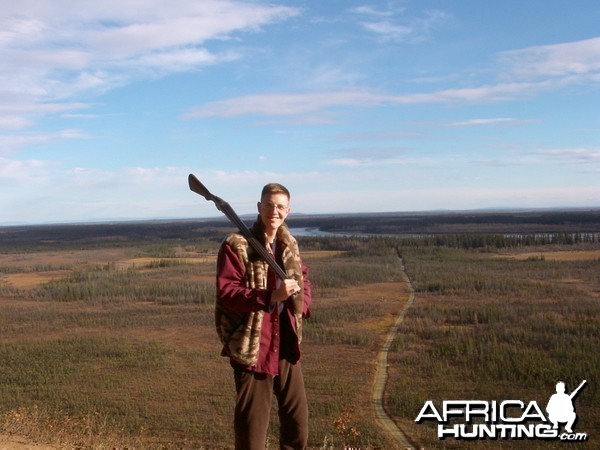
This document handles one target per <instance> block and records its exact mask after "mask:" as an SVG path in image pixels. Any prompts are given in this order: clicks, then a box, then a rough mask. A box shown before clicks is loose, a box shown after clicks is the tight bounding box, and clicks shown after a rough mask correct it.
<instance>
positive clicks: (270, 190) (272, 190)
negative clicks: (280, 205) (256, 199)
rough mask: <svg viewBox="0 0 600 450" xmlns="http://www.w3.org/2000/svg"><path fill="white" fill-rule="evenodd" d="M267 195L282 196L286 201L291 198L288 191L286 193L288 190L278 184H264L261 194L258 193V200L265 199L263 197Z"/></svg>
mask: <svg viewBox="0 0 600 450" xmlns="http://www.w3.org/2000/svg"><path fill="white" fill-rule="evenodd" d="M268 194H284V195H285V196H286V197H287V198H288V200H289V199H290V198H291V195H290V191H288V189H287V188H286V187H285V186H284V185H283V184H279V183H269V184H265V186H264V187H263V189H262V192H261V193H260V199H261V200H262V199H263V198H264V197H265V195H268Z"/></svg>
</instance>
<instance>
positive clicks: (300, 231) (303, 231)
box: [290, 227, 369, 237]
mask: <svg viewBox="0 0 600 450" xmlns="http://www.w3.org/2000/svg"><path fill="white" fill-rule="evenodd" d="M290 231H291V232H292V235H293V236H303V237H327V236H330V237H331V236H334V237H345V236H346V237H347V236H365V237H366V236H369V234H367V233H342V232H331V231H322V230H320V229H318V228H315V227H310V228H290Z"/></svg>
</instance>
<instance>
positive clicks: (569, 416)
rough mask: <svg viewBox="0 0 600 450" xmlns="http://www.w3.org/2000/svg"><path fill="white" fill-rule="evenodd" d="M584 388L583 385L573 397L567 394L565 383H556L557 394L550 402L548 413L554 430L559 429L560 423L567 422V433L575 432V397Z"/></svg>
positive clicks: (574, 392)
mask: <svg viewBox="0 0 600 450" xmlns="http://www.w3.org/2000/svg"><path fill="white" fill-rule="evenodd" d="M582 386H583V383H582V384H581V385H580V386H579V388H577V389H576V390H575V391H573V393H572V394H571V395H569V394H566V393H565V383H563V382H562V381H559V382H558V383H556V394H553V395H552V396H551V397H550V400H549V401H548V405H547V406H546V411H547V412H548V419H550V422H552V424H553V427H552V428H553V429H555V430H556V429H558V423H559V422H566V425H565V431H566V432H567V433H572V432H573V424H574V423H575V420H576V419H577V415H576V414H575V408H574V407H573V397H574V396H575V394H576V392H577V391H578V390H579V389H580V388H581V387H582Z"/></svg>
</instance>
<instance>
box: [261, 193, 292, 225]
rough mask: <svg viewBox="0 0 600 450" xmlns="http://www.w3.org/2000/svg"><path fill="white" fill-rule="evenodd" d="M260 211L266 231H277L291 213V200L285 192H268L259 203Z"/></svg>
mask: <svg viewBox="0 0 600 450" xmlns="http://www.w3.org/2000/svg"><path fill="white" fill-rule="evenodd" d="M258 213H259V214H260V219H261V220H262V223H263V225H264V226H265V232H266V233H270V232H274V231H277V229H278V228H279V227H280V226H281V224H282V223H283V221H284V220H285V218H286V217H287V216H288V214H289V213H290V201H289V199H288V198H287V196H286V195H285V194H266V195H265V196H264V197H263V198H262V199H261V201H260V202H259V203H258Z"/></svg>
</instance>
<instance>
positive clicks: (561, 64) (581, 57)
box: [499, 37, 600, 82]
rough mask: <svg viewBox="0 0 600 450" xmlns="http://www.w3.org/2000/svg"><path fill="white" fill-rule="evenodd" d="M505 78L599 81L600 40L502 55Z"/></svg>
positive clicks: (533, 48) (514, 51)
mask: <svg viewBox="0 0 600 450" xmlns="http://www.w3.org/2000/svg"><path fill="white" fill-rule="evenodd" d="M499 56H500V60H501V62H502V63H503V64H506V65H508V66H509V68H510V72H509V74H508V75H510V76H517V77H519V78H521V79H538V78H565V79H566V80H567V81H569V82H574V81H576V80H590V79H592V80H595V81H600V37H597V38H593V39H586V40H582V41H576V42H566V43H561V44H555V45H542V46H537V47H528V48H524V49H519V50H512V51H507V52H503V53H501V54H500V55H499Z"/></svg>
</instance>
